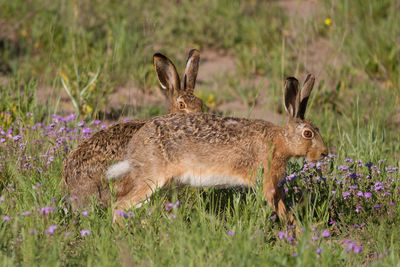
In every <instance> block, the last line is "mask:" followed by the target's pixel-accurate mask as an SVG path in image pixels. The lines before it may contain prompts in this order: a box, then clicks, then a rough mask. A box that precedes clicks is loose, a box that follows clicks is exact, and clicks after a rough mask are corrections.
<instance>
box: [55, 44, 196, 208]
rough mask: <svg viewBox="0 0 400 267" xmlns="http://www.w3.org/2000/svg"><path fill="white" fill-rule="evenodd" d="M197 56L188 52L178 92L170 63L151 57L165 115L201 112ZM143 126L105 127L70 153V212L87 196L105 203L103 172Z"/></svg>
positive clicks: (67, 168)
mask: <svg viewBox="0 0 400 267" xmlns="http://www.w3.org/2000/svg"><path fill="white" fill-rule="evenodd" d="M199 57H200V55H199V52H198V51H197V50H191V51H190V53H189V57H188V61H187V65H186V69H185V73H184V87H183V89H181V87H180V80H179V75H178V74H177V73H176V69H175V66H174V65H173V63H172V62H171V61H170V60H169V59H168V58H167V57H165V56H163V55H161V54H158V53H157V54H155V55H154V66H155V69H156V71H157V75H158V78H159V80H160V83H161V86H162V87H163V88H166V89H167V90H168V97H169V102H170V103H169V109H168V111H169V113H196V112H202V101H201V99H199V98H197V97H196V96H194V95H193V90H194V86H195V81H196V76H197V71H198V64H199ZM186 80H187V81H186ZM182 103H183V105H184V106H182ZM144 123H145V121H144V120H132V121H127V122H122V123H117V124H114V125H111V126H108V127H106V128H105V129H103V130H100V131H99V132H96V133H94V134H93V135H91V136H90V137H89V138H88V139H86V140H84V141H83V142H82V143H81V144H79V146H78V147H76V148H75V149H74V150H73V151H71V153H70V154H69V155H68V157H67V158H66V159H65V161H64V170H63V178H64V181H65V185H66V187H67V189H68V191H69V195H70V196H71V197H72V198H71V205H72V208H73V209H74V210H76V209H78V208H82V207H84V206H86V205H87V204H88V200H89V198H90V197H91V196H94V197H98V200H100V201H101V203H102V204H103V205H105V204H107V203H108V202H109V200H110V190H109V186H108V181H107V180H105V179H103V178H104V177H103V176H104V172H105V170H106V169H107V167H108V166H109V165H110V164H112V163H113V162H115V161H118V160H121V159H122V157H123V156H124V155H125V151H126V147H127V145H128V143H129V141H130V140H131V139H132V136H134V134H135V133H136V132H137V131H138V130H139V129H140V128H141V127H142V126H143V125H144ZM75 197H76V198H75Z"/></svg>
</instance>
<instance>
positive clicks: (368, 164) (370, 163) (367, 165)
mask: <svg viewBox="0 0 400 267" xmlns="http://www.w3.org/2000/svg"><path fill="white" fill-rule="evenodd" d="M372 165H373V163H372V162H371V161H370V162H368V163H366V164H365V167H371V166H372Z"/></svg>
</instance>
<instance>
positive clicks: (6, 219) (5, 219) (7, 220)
mask: <svg viewBox="0 0 400 267" xmlns="http://www.w3.org/2000/svg"><path fill="white" fill-rule="evenodd" d="M2 219H3V221H6V222H9V221H10V220H11V218H10V217H8V216H3V218H2Z"/></svg>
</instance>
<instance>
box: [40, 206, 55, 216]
mask: <svg viewBox="0 0 400 267" xmlns="http://www.w3.org/2000/svg"><path fill="white" fill-rule="evenodd" d="M55 210H56V209H55V208H54V207H43V208H41V209H40V210H38V212H39V213H40V214H49V213H50V212H52V211H55Z"/></svg>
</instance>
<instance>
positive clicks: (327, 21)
mask: <svg viewBox="0 0 400 267" xmlns="http://www.w3.org/2000/svg"><path fill="white" fill-rule="evenodd" d="M324 22H325V25H328V26H330V25H331V24H332V20H331V19H330V18H326V19H325V21H324Z"/></svg>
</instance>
